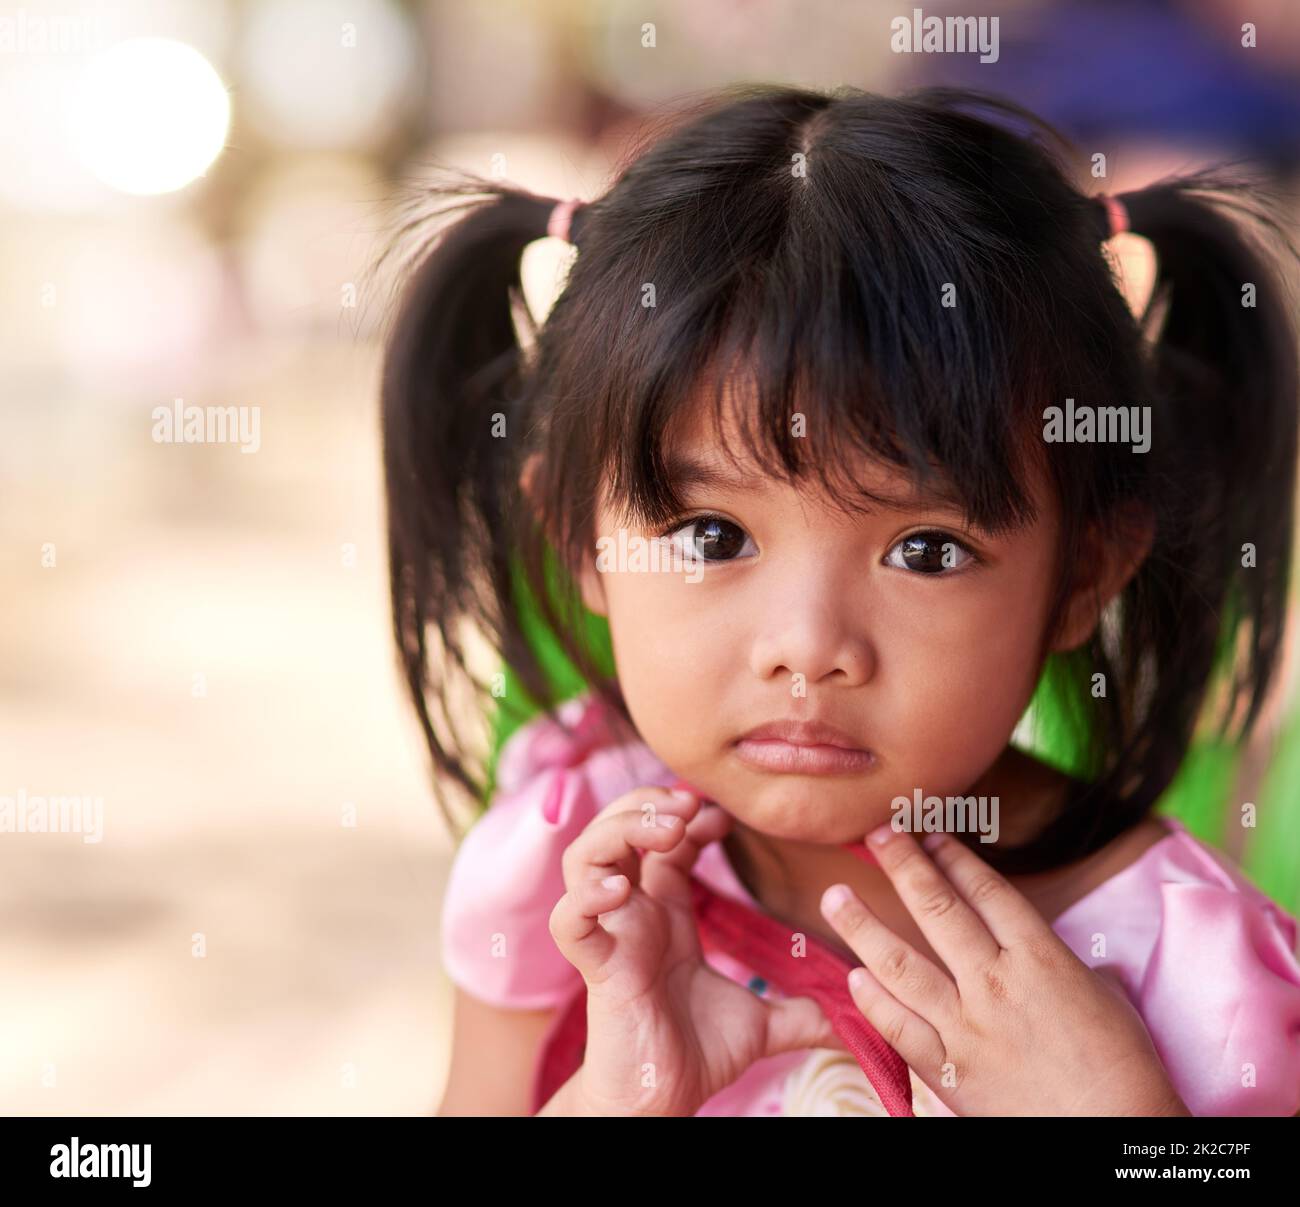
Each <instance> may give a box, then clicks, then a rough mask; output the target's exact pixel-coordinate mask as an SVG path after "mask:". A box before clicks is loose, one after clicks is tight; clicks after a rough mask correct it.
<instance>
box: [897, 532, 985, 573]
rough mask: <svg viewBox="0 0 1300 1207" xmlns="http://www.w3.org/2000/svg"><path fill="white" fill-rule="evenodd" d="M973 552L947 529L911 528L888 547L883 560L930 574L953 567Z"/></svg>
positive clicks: (963, 562) (962, 562)
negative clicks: (911, 531)
mask: <svg viewBox="0 0 1300 1207" xmlns="http://www.w3.org/2000/svg"><path fill="white" fill-rule="evenodd" d="M895 554H897V555H898V556H897V557H895V556H894V555H895ZM973 556H974V555H973V554H972V553H971V551H970V550H969V549H967V548H966V546H965V545H963V544H962V543H961V542H960V541H958V540H957V539H956V538H955V537H952V536H949V535H948V534H947V533H946V532H914V533H913V534H912V535H911V536H905V537H904V538H903V539H902V540H901V541H899V542H898V544H897V545H895V546H894V547H893V549H891V550H890V551H889V556H888V557H887V558H886V559H885V563H886V565H890V566H897V567H898V568H899V569H900V570H911V571H913V572H914V573H917V574H932V575H933V574H943V573H944V572H945V571H948V570H956V569H957V568H958V567H960V566H963V565H965V564H966V562H967V561H968V560H969V559H970V558H971V557H973Z"/></svg>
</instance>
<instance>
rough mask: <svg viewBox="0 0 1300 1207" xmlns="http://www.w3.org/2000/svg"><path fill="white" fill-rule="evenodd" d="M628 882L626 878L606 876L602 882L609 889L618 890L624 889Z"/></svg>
mask: <svg viewBox="0 0 1300 1207" xmlns="http://www.w3.org/2000/svg"><path fill="white" fill-rule="evenodd" d="M626 880H627V877H626V876H606V877H605V879H604V880H602V881H601V884H602V885H604V886H605V888H607V889H616V888H622V887H623V885H624V883H625V882H626Z"/></svg>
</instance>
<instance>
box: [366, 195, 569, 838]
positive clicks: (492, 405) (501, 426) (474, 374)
mask: <svg viewBox="0 0 1300 1207" xmlns="http://www.w3.org/2000/svg"><path fill="white" fill-rule="evenodd" d="M462 180H463V182H462V183H458V184H452V185H448V186H442V187H441V188H439V189H437V190H435V192H436V194H437V195H439V196H442V197H444V198H445V197H448V196H455V195H464V194H469V193H477V194H480V195H481V196H480V198H479V199H478V200H475V201H469V202H463V203H461V204H460V205H458V206H456V207H447V208H444V209H442V210H440V211H438V213H440V214H446V213H447V212H448V208H458V209H462V210H466V211H467V212H466V213H464V215H463V216H461V217H460V218H459V219H458V220H456V221H454V222H452V223H450V224H449V225H446V226H445V227H444V228H443V229H442V231H441V232H440V234H439V235H437V236H436V238H435V239H434V240H433V245H432V250H428V245H427V243H426V246H425V247H424V248H422V249H421V250H420V251H419V252H418V253H417V255H416V256H415V257H414V258H415V260H416V263H417V266H416V268H415V269H414V272H413V273H412V274H411V276H410V278H409V280H408V282H407V284H406V285H405V288H404V291H403V293H402V295H401V301H400V305H399V307H398V309H397V313H396V316H395V318H394V320H393V323H392V327H391V331H390V333H389V335H388V338H387V341H386V346H385V352H384V366H383V381H382V424H383V457H384V469H385V477H386V494H387V497H386V503H387V526H388V553H389V579H390V591H391V601H392V623H393V632H394V636H395V638H396V641H397V648H398V655H399V660H400V664H401V670H402V675H403V678H404V680H405V683H406V687H407V690H408V692H409V694H410V697H411V700H412V702H413V703H414V705H415V709H416V713H417V716H418V718H419V722H420V725H421V728H422V730H423V733H424V737H425V741H426V742H427V744H428V746H429V750H430V752H431V755H432V757H433V762H434V765H435V772H436V773H438V774H439V775H441V776H447V777H450V779H452V780H454V781H455V782H456V783H457V784H459V785H460V786H461V787H462V788H464V789H465V790H466V791H468V792H470V793H471V794H473V795H474V796H476V797H478V796H480V795H481V793H482V791H483V785H482V783H481V782H480V780H479V777H477V776H476V775H475V774H474V772H473V770H472V768H471V765H470V763H469V761H468V759H467V758H466V756H465V754H464V752H465V751H466V750H467V749H469V748H470V746H471V743H469V742H467V741H466V736H465V735H464V734H463V733H462V732H461V727H460V726H458V724H457V720H458V718H461V717H473V716H478V715H480V714H481V709H480V707H479V705H480V704H481V703H482V697H483V695H484V694H485V689H484V687H483V685H482V684H481V683H480V682H479V681H478V680H477V679H476V678H475V676H474V675H473V674H472V673H471V670H470V667H469V666H468V665H467V649H466V647H467V643H468V642H469V641H472V640H473V639H474V638H473V637H471V636H470V634H471V633H476V634H477V635H479V636H481V637H485V638H486V639H487V641H488V644H489V645H490V646H491V647H492V648H493V649H494V650H495V651H497V652H499V653H500V654H501V655H502V656H504V657H505V658H506V660H507V662H508V663H509V665H510V666H511V668H512V669H513V670H514V671H515V673H516V674H518V675H519V677H520V679H521V681H522V682H523V683H524V686H525V688H526V689H527V690H529V691H530V692H532V693H533V694H535V695H536V694H538V693H539V692H542V691H543V690H544V689H543V687H542V685H541V682H540V678H541V675H540V671H539V670H538V668H537V667H536V665H535V663H534V662H533V660H532V658H531V655H530V652H529V650H528V648H527V643H526V642H525V641H524V639H523V637H522V636H521V634H520V626H519V622H518V617H517V615H516V612H515V607H514V601H513V595H512V592H511V551H512V547H513V545H514V543H515V532H516V528H515V524H516V522H517V520H518V517H519V514H520V511H521V503H520V491H519V486H518V478H519V465H520V462H519V456H518V449H519V446H520V444H521V442H522V435H523V432H522V428H523V427H524V419H523V416H522V414H521V405H520V397H519V394H518V391H517V386H518V385H519V381H520V374H521V368H522V362H523V356H524V350H523V348H522V347H521V345H520V340H519V336H518V334H517V331H516V326H515V322H516V315H517V314H518V316H519V318H520V320H521V321H522V322H525V323H528V324H530V325H531V323H532V319H531V316H530V315H528V312H527V308H526V306H525V305H524V303H523V299H522V286H521V281H520V259H521V256H522V254H523V251H524V249H525V248H526V247H527V246H528V244H529V243H531V242H532V241H533V240H535V239H538V238H541V237H543V236H544V235H546V233H547V219H548V217H549V216H550V214H551V212H552V208H553V207H554V205H555V201H554V199H550V198H545V197H537V196H533V195H531V194H528V193H524V192H522V191H519V190H515V189H512V188H508V187H506V186H503V185H500V184H498V183H496V182H488V181H482V180H479V179H477V178H468V179H467V180H466V179H465V178H462ZM426 221H427V219H425V218H421V219H420V220H419V222H418V223H416V224H408V226H407V227H406V228H404V230H403V231H402V232H399V236H398V237H399V239H400V238H401V237H402V236H403V235H409V234H410V233H411V232H412V230H414V229H417V228H423V226H424V224H425V222H426ZM431 633H436V635H437V641H438V646H439V648H438V649H437V650H435V651H433V656H431V651H430V649H429V636H430V634H431ZM453 671H458V672H460V673H461V674H462V675H463V680H462V684H461V685H463V686H468V687H469V688H470V689H471V694H470V695H469V696H467V697H464V698H461V697H458V696H457V695H456V694H455V688H456V687H457V684H456V683H454V682H453V677H454V676H453V675H452V674H451V673H449V672H453ZM476 697H477V698H476ZM539 698H540V697H539ZM439 804H440V806H441V807H442V810H443V814H444V816H445V817H447V820H448V823H449V824H452V823H451V818H450V815H449V814H448V810H447V807H446V804H445V803H444V801H443V799H442V796H441V793H439ZM453 828H454V826H453Z"/></svg>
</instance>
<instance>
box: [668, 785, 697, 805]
mask: <svg viewBox="0 0 1300 1207" xmlns="http://www.w3.org/2000/svg"><path fill="white" fill-rule="evenodd" d="M671 794H672V795H673V796H675V797H676V798H677V799H678V800H684V801H688V802H689V801H693V800H694V799H695V793H694V792H687V791H686V789H685V788H674V789H673V790H672V793H671Z"/></svg>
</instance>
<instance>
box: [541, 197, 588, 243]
mask: <svg viewBox="0 0 1300 1207" xmlns="http://www.w3.org/2000/svg"><path fill="white" fill-rule="evenodd" d="M581 204H582V199H581V198H580V197H570V198H569V200H568V201H557V202H556V203H555V208H554V209H552V210H551V216H550V218H549V219H548V220H547V223H546V233H547V234H548V235H550V236H551V237H552V238H554V239H563V240H564V241H565V242H566V243H569V242H571V240H570V239H569V226H570V224H571V223H572V222H573V214H574V211H575V210H576V209H577V208H578V207H579V206H580V205H581Z"/></svg>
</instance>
